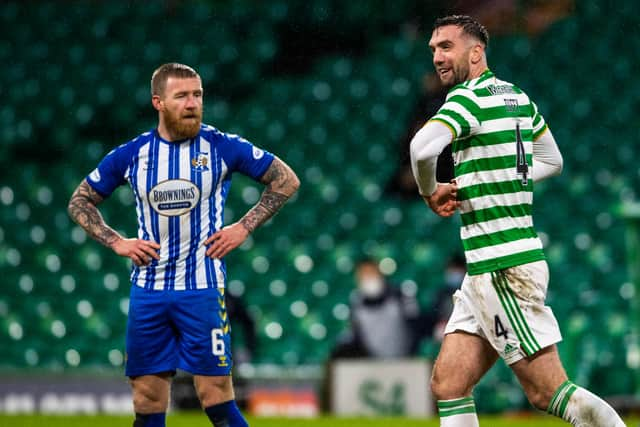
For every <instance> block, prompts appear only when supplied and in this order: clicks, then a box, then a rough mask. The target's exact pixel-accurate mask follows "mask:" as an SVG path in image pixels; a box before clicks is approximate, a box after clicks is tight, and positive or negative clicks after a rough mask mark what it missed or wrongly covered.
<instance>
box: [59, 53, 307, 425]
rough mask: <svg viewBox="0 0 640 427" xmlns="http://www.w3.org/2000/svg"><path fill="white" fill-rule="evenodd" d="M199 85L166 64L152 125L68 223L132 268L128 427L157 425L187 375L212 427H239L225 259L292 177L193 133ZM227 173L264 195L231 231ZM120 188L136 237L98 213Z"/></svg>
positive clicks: (198, 128)
mask: <svg viewBox="0 0 640 427" xmlns="http://www.w3.org/2000/svg"><path fill="white" fill-rule="evenodd" d="M202 98H203V90H202V82H201V79H200V76H199V75H198V74H197V73H196V71H195V70H193V69H192V68H191V67H188V66H186V65H182V64H176V63H169V64H164V65H162V66H160V67H159V68H158V69H157V70H155V72H154V73H153V76H152V79H151V102H152V104H153V107H154V108H155V109H156V110H157V111H158V120H159V121H158V126H157V128H155V129H152V130H150V131H149V132H145V133H143V134H142V135H140V136H138V137H136V138H134V139H132V140H131V141H129V142H127V143H125V144H123V145H121V146H119V147H117V148H115V149H114V150H112V151H111V152H110V153H109V154H107V155H106V156H105V157H104V159H103V160H102V161H101V162H100V164H99V165H98V167H97V168H96V169H95V170H94V171H93V172H91V173H90V174H89V175H88V176H87V177H86V179H85V180H84V181H83V182H82V183H81V184H80V185H79V186H78V188H77V189H76V190H75V192H74V193H73V195H72V196H71V200H70V201H69V207H68V210H69V214H70V216H71V217H72V218H73V220H74V221H75V222H77V223H78V224H79V225H80V226H81V227H82V228H84V229H85V230H86V232H87V233H88V234H89V235H90V236H91V237H93V238H94V239H95V240H97V241H98V242H100V243H102V244H103V245H105V246H107V247H109V248H111V249H112V250H113V251H114V252H115V253H117V254H118V255H121V256H124V257H128V258H130V259H131V260H132V261H133V269H132V272H131V282H132V286H131V297H130V307H129V317H128V321H127V340H126V341H127V342H126V351H127V359H126V369H125V370H126V375H127V376H128V377H129V378H130V383H131V386H132V391H133V406H134V410H135V412H136V418H135V421H134V423H133V425H134V427H157V426H164V425H165V413H166V410H167V406H168V401H169V388H170V379H171V377H172V375H173V374H174V373H175V371H176V369H177V368H180V369H183V370H185V371H187V372H190V373H192V374H193V375H194V383H195V388H196V391H197V394H198V397H199V399H200V401H201V404H202V407H203V408H204V410H205V412H206V413H207V415H208V416H209V418H210V420H211V422H212V424H213V425H214V426H216V427H222V426H224V427H236V426H238V427H239V426H246V425H247V423H246V421H245V419H244V417H243V416H242V415H241V413H240V411H239V410H238V406H237V405H236V403H235V400H234V393H233V386H232V381H231V376H230V375H231V364H232V359H231V352H230V349H231V346H230V342H229V321H228V319H227V314H226V310H225V305H224V286H225V279H226V269H225V263H224V260H223V259H224V256H225V255H226V254H228V253H229V252H230V251H232V250H233V249H235V248H237V247H238V246H239V245H241V244H242V242H244V241H245V239H246V238H247V237H248V236H249V234H251V233H252V232H253V231H254V230H255V229H256V228H257V227H258V226H260V225H261V224H263V223H264V222H265V221H266V220H268V219H269V218H271V217H272V216H273V215H274V214H275V213H276V212H277V211H278V210H279V209H280V208H281V207H282V206H283V205H284V203H285V202H286V201H287V200H288V199H289V198H290V197H291V196H292V195H293V194H294V193H295V192H296V190H297V189H298V186H299V185H300V182H299V180H298V178H297V176H296V174H295V173H294V172H293V171H292V170H291V168H290V167H289V166H287V164H285V163H284V162H283V161H282V160H280V159H279V158H278V157H276V156H274V155H273V154H271V153H269V152H266V151H264V150H262V149H260V148H258V147H256V146H254V145H252V144H251V143H249V142H248V141H247V140H245V139H243V138H241V137H239V136H237V135H231V134H226V133H224V132H221V131H219V130H217V129H216V128H214V127H212V126H208V125H205V124H202V122H201V121H202ZM234 172H239V173H241V174H244V175H247V176H249V177H251V178H253V179H254V180H256V181H259V182H261V183H262V184H264V185H265V189H264V191H263V193H262V197H261V198H260V200H259V201H258V202H257V204H256V205H255V206H253V207H252V208H251V209H250V210H249V211H248V212H247V213H246V214H245V215H244V216H243V217H242V218H241V219H240V220H239V221H237V222H235V223H233V224H230V225H227V226H224V218H223V213H224V205H225V200H226V198H227V194H228V192H229V186H230V184H231V175H232V174H233V173H234ZM125 183H128V184H129V185H130V187H131V188H132V190H133V193H134V196H135V200H136V214H137V218H138V236H137V237H135V238H126V237H124V236H121V235H120V234H118V233H117V232H116V231H115V230H113V229H112V228H111V227H109V226H108V225H107V224H105V222H104V220H103V218H102V216H101V215H100V213H99V211H98V209H97V206H98V205H99V204H100V203H101V202H102V201H103V200H104V199H106V198H107V197H109V196H110V195H111V194H112V193H113V191H114V190H115V189H116V188H117V187H118V186H120V185H122V184H125Z"/></svg>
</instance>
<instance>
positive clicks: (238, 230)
mask: <svg viewBox="0 0 640 427" xmlns="http://www.w3.org/2000/svg"><path fill="white" fill-rule="evenodd" d="M260 182H262V183H263V184H265V185H266V188H265V189H264V191H263V192H262V196H261V197H260V200H259V201H258V203H256V204H255V206H253V207H252V208H251V209H249V211H248V212H247V213H246V214H245V215H244V216H243V217H242V218H241V219H240V221H238V222H236V223H235V224H231V225H229V226H228V227H224V228H223V229H222V230H220V231H218V232H216V233H214V234H212V235H211V236H210V237H209V238H208V239H207V240H206V241H205V242H204V244H205V245H211V246H209V248H207V251H206V255H207V256H208V257H211V258H222V257H224V256H225V255H226V254H228V253H229V252H231V251H232V250H233V249H235V248H237V247H238V246H240V245H241V244H242V242H244V240H245V239H246V238H247V237H248V236H249V234H250V233H252V232H253V231H254V230H255V229H256V228H258V227H259V226H261V225H262V224H264V223H265V222H266V221H267V220H268V219H269V218H271V217H272V216H273V215H275V214H276V212H278V211H279V210H280V208H282V206H283V205H284V204H285V203H286V201H287V200H289V198H290V197H291V196H293V194H294V193H295V192H296V191H297V190H298V187H300V180H299V179H298V177H297V176H296V174H295V172H294V171H293V170H292V169H291V168H290V167H289V165H287V164H286V163H285V162H283V161H282V160H280V159H279V158H278V157H275V158H274V159H273V162H272V163H271V165H270V166H269V168H268V169H267V171H266V172H265V173H264V175H262V177H261V178H260Z"/></svg>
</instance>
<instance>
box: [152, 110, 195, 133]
mask: <svg viewBox="0 0 640 427" xmlns="http://www.w3.org/2000/svg"><path fill="white" fill-rule="evenodd" d="M161 114H162V118H163V120H164V124H165V127H166V128H167V131H169V133H170V134H171V135H173V137H174V138H175V139H187V138H193V137H195V136H196V135H197V134H198V132H200V125H201V124H202V108H198V109H191V110H186V111H183V112H181V113H180V112H178V113H173V112H171V111H170V110H165V111H162V112H161Z"/></svg>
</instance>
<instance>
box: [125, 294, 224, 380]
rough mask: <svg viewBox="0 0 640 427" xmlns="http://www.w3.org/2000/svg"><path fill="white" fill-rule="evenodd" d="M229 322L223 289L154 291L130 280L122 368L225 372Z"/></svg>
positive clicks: (130, 370) (140, 372)
mask: <svg viewBox="0 0 640 427" xmlns="http://www.w3.org/2000/svg"><path fill="white" fill-rule="evenodd" d="M229 333H230V325H229V319H228V318H227V311H226V307H225V303H224V289H215V288H214V289H197V290H184V291H155V290H150V289H144V288H141V287H140V286H136V285H132V286H131V299H130V303H129V318H128V321H127V355H126V359H125V360H126V368H125V373H126V375H127V376H129V377H136V376H140V375H151V374H159V373H162V372H175V371H176V369H182V370H184V371H187V372H190V373H192V374H195V375H213V376H224V375H229V374H230V372H231V365H232V359H231V339H230V335H229Z"/></svg>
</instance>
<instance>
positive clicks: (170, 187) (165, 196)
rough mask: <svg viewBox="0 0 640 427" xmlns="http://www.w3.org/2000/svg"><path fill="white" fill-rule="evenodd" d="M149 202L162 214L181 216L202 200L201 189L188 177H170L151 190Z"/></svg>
mask: <svg viewBox="0 0 640 427" xmlns="http://www.w3.org/2000/svg"><path fill="white" fill-rule="evenodd" d="M147 197H148V198H149V204H150V205H151V207H152V208H153V210H155V211H156V212H158V213H159V214H160V215H163V216H180V215H184V214H185V213H187V212H189V211H190V210H191V209H193V208H195V207H196V206H197V205H198V203H199V202H200V189H199V188H198V186H197V185H195V184H194V183H193V182H191V181H188V180H186V179H169V180H167V181H162V182H160V183H158V184H157V185H156V186H155V187H153V188H152V189H151V191H149V194H148V196H147Z"/></svg>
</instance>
